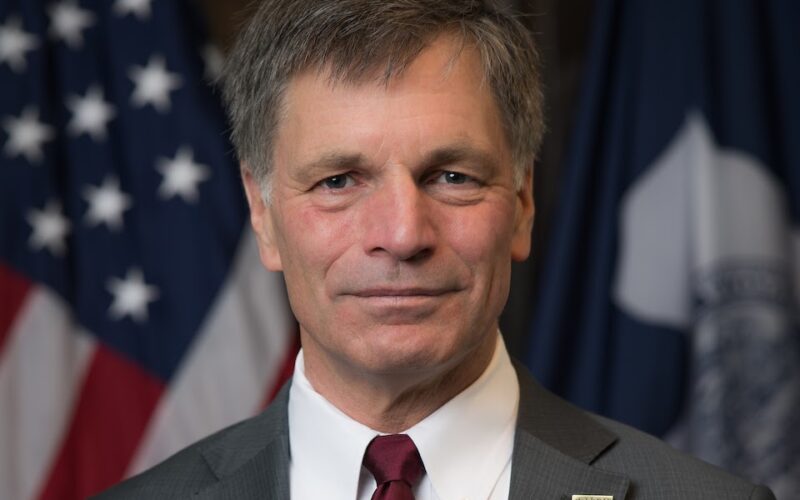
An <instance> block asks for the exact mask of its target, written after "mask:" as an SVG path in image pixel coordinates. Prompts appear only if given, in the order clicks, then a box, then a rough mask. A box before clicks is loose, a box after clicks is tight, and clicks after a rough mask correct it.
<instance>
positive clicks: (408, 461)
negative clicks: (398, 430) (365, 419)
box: [364, 434, 425, 487]
mask: <svg viewBox="0 0 800 500" xmlns="http://www.w3.org/2000/svg"><path fill="white" fill-rule="evenodd" d="M364 467H366V468H367V470H369V471H370V472H371V473H372V475H373V476H374V477H375V482H377V483H378V486H380V485H382V484H384V483H386V482H389V481H403V482H404V483H406V484H407V485H408V486H409V487H413V486H414V485H415V484H416V482H417V481H419V479H420V477H422V473H423V472H424V470H425V467H424V466H423V465H422V458H420V456H419V451H417V447H416V446H415V445H414V441H412V440H411V438H410V437H408V436H407V435H405V434H390V435H388V436H378V437H376V438H375V439H373V440H372V441H371V442H370V443H369V445H368V446H367V451H366V453H365V454H364Z"/></svg>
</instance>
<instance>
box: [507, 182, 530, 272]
mask: <svg viewBox="0 0 800 500" xmlns="http://www.w3.org/2000/svg"><path fill="white" fill-rule="evenodd" d="M516 199H517V203H516V209H515V211H514V234H513V236H512V238H511V259H512V260H515V261H518V262H521V261H523V260H525V259H527V258H528V255H530V253H531V231H532V230H533V219H534V213H535V208H534V206H533V169H532V168H530V169H528V171H527V172H526V173H525V178H524V180H523V181H522V185H521V186H520V188H519V190H517V197H516Z"/></svg>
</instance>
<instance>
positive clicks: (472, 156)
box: [421, 144, 497, 169]
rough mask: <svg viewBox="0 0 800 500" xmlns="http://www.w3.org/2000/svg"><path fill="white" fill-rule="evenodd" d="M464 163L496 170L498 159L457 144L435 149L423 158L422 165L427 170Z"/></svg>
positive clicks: (478, 150)
mask: <svg viewBox="0 0 800 500" xmlns="http://www.w3.org/2000/svg"><path fill="white" fill-rule="evenodd" d="M462 162H472V163H477V164H479V165H481V166H485V167H489V168H492V169H494V167H495V165H496V164H497V159H496V158H494V157H493V156H492V155H490V154H489V153H487V152H485V151H482V150H480V149H476V148H474V147H471V146H468V145H464V144H456V145H453V146H445V147H442V148H437V149H434V150H433V151H431V152H430V153H428V154H426V155H425V156H424V157H423V160H422V162H421V164H422V166H423V167H425V168H426V169H427V168H432V167H440V166H444V165H452V164H454V163H462Z"/></svg>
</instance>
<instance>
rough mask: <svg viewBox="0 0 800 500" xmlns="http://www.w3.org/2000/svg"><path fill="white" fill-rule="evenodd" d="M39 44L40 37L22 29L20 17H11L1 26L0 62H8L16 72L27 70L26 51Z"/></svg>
mask: <svg viewBox="0 0 800 500" xmlns="http://www.w3.org/2000/svg"><path fill="white" fill-rule="evenodd" d="M38 46H39V39H38V38H37V37H36V36H35V35H32V34H30V33H26V32H25V31H22V22H20V20H19V18H16V17H9V18H8V20H6V22H5V24H3V25H2V26H0V64H2V63H6V64H8V66H9V67H10V68H11V70H12V71H14V72H15V73H21V72H22V71H24V70H25V68H26V67H27V63H26V61H25V53H26V52H30V51H31V50H33V49H35V48H36V47H38Z"/></svg>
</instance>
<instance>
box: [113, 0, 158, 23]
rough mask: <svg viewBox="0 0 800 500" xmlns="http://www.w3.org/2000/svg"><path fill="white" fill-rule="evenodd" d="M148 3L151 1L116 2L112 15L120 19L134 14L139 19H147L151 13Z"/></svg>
mask: <svg viewBox="0 0 800 500" xmlns="http://www.w3.org/2000/svg"><path fill="white" fill-rule="evenodd" d="M150 2H151V0H117V1H116V2H114V7H113V8H114V14H116V15H118V16H120V17H123V16H126V15H128V14H134V15H135V16H136V17H138V18H139V19H147V18H149V17H150V13H151V10H150Z"/></svg>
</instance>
